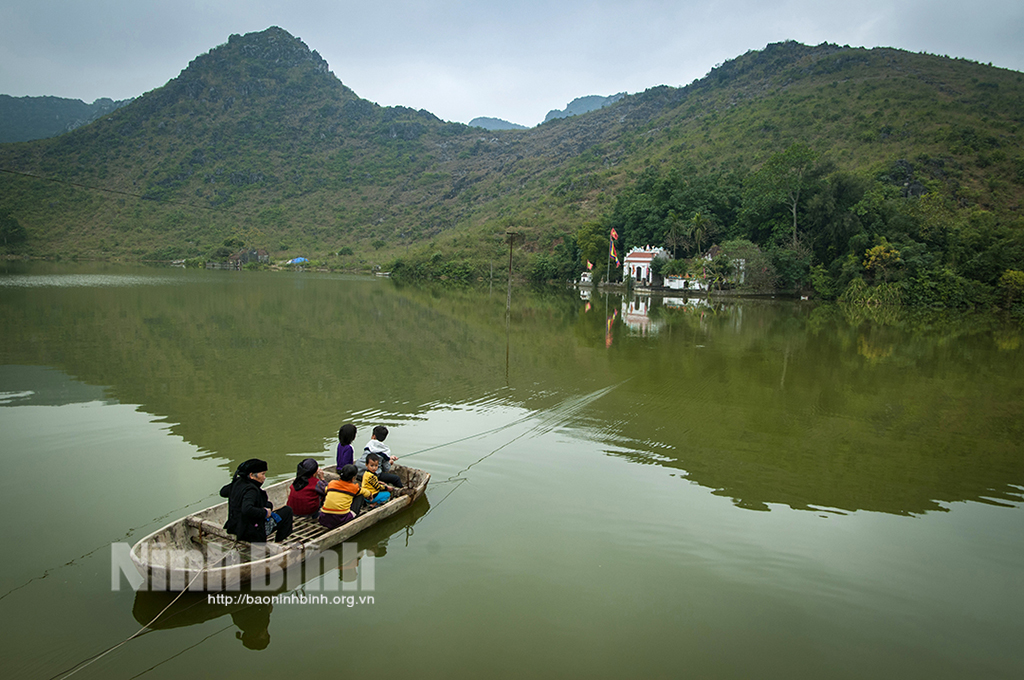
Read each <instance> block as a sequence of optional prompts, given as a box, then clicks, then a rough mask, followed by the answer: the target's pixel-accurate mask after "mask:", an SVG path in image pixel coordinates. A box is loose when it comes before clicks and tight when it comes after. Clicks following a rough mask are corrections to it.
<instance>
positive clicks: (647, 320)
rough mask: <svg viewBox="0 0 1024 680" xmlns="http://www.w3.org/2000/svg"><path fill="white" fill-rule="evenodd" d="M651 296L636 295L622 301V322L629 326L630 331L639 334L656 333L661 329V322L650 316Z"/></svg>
mask: <svg viewBox="0 0 1024 680" xmlns="http://www.w3.org/2000/svg"><path fill="white" fill-rule="evenodd" d="M650 311H651V298H650V297H648V296H646V295H644V296H639V295H638V296H636V297H634V298H632V299H631V300H628V301H627V300H623V301H622V322H623V323H624V324H626V327H627V328H629V330H630V333H633V334H640V335H656V334H657V333H658V331H660V330H661V327H662V325H663V322H662V321H660V320H652V319H651V317H650Z"/></svg>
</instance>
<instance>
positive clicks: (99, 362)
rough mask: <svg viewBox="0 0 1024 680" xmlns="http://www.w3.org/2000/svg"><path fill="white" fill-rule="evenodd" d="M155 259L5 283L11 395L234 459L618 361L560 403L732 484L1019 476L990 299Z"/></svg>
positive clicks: (722, 488) (803, 487)
mask: <svg viewBox="0 0 1024 680" xmlns="http://www.w3.org/2000/svg"><path fill="white" fill-rule="evenodd" d="M133 276H144V274H133ZM152 277H153V279H154V283H152V284H147V285H145V286H127V287H124V286H108V287H104V288H99V287H54V286H49V287H19V288H12V289H10V290H8V291H5V294H4V295H3V296H2V297H0V327H2V328H3V337H4V343H3V345H2V355H0V365H6V366H5V367H4V369H3V370H4V371H5V372H4V373H0V380H2V384H0V392H4V393H6V395H7V396H6V401H7V402H8V404H15V403H30V401H31V399H42V397H40V396H37V395H43V394H44V393H45V385H46V383H47V377H46V376H47V371H60V372H63V373H65V374H67V375H72V376H75V378H76V380H78V381H79V382H80V383H81V384H82V385H83V393H82V395H77V394H76V395H70V396H64V397H59V398H72V399H79V398H100V397H102V398H104V399H116V400H117V401H119V402H121V403H128V404H139V405H141V406H140V408H141V409H142V410H144V411H146V412H148V413H151V414H154V415H156V416H161V417H165V418H166V419H167V421H168V422H169V423H170V424H169V428H170V431H171V432H172V433H173V434H175V435H178V436H180V437H181V438H182V439H184V440H185V441H187V442H189V443H191V444H193V445H195V446H196V447H197V448H198V449H199V450H200V451H201V452H208V453H209V454H210V455H216V456H217V457H218V459H223V460H224V461H225V462H224V465H225V467H227V468H229V469H233V468H234V467H235V466H237V464H238V463H239V462H241V461H242V460H245V459H246V458H250V457H252V456H258V457H262V458H265V459H267V460H269V461H270V463H271V467H272V470H279V471H280V470H290V469H292V468H293V467H294V462H293V461H292V460H291V459H290V458H289V457H288V454H299V455H308V453H309V452H316V451H323V450H325V448H327V447H329V446H330V443H329V442H330V441H331V440H332V439H333V433H334V432H337V429H338V426H339V425H340V424H341V423H342V422H346V421H348V420H351V421H352V422H356V423H357V426H359V427H360V431H361V433H362V432H364V431H365V428H366V427H367V426H371V425H375V424H378V423H379V422H386V423H388V424H389V425H391V426H396V429H397V432H396V434H395V440H394V447H395V450H396V451H397V452H400V451H402V450H405V451H408V450H410V449H414V448H418V446H417V442H415V441H413V435H410V434H408V432H410V430H408V429H406V430H405V432H402V431H401V430H403V429H404V428H401V427H400V426H401V425H412V424H414V423H418V422H422V421H423V419H425V418H429V417H432V415H433V410H434V409H435V408H436V407H437V405H438V404H455V405H459V404H470V403H473V402H474V401H475V400H479V399H480V398H481V395H494V394H500V395H501V396H500V400H501V402H502V403H503V404H504V405H506V406H509V407H512V408H523V409H527V410H528V411H532V412H537V413H543V412H544V411H545V409H551V408H555V407H557V405H558V404H559V403H561V402H562V401H564V400H565V399H568V398H571V397H573V396H576V395H580V394H590V393H592V392H594V391H595V390H597V389H601V388H603V387H605V386H608V385H613V384H622V385H623V386H622V387H621V388H620V389H616V390H615V391H613V392H611V393H609V394H608V395H607V396H605V397H603V398H601V399H600V400H597V401H595V402H594V403H593V404H589V405H588V406H587V407H586V408H585V409H581V410H580V411H579V412H578V413H575V414H574V415H573V417H572V418H571V419H569V420H568V421H567V422H566V423H564V427H565V428H566V429H567V430H569V429H571V430H573V431H574V432H575V433H577V436H580V437H582V438H587V439H592V440H593V441H595V443H596V448H598V449H603V450H605V451H610V452H612V453H613V454H614V455H617V456H621V457H623V458H626V459H629V460H632V461H634V462H636V463H638V464H641V465H652V464H653V465H659V466H662V467H665V468H669V469H673V470H678V471H679V473H680V475H682V476H685V477H686V478H687V479H688V480H690V481H691V482H696V483H698V484H700V485H702V486H704V487H707V488H710V489H713V490H715V493H718V494H721V495H724V496H727V497H729V498H732V499H733V500H734V502H735V503H736V505H737V506H739V507H743V508H750V509H761V510H764V509H770V508H771V507H772V505H780V504H781V505H785V506H788V507H792V508H799V509H806V510H814V509H816V508H832V509H837V510H842V511H855V510H872V511H880V512H887V513H895V514H920V513H924V512H929V511H941V510H944V509H945V508H947V507H948V506H949V504H950V503H955V502H959V501H965V500H973V501H980V502H1004V501H1006V502H1015V501H1016V500H1017V499H1019V497H1020V496H1019V491H1018V487H1019V486H1020V485H1022V484H1024V470H1022V468H1021V465H1020V462H1019V461H1020V445H1019V442H1020V441H1022V440H1024V398H1022V395H1021V392H1020V385H1021V384H1024V374H1022V372H1024V361H1021V358H1022V357H1021V351H1022V350H1021V343H1020V335H1021V334H1020V329H1019V328H1018V327H1015V326H1011V325H1008V324H1004V323H1002V322H1001V321H1000V320H998V319H995V318H993V317H987V316H978V315H973V316H972V315H953V314H940V315H936V314H918V313H906V312H901V311H899V310H892V309H877V308H861V307H841V306H817V307H815V306H812V305H807V304H793V303H785V302H780V301H771V300H732V301H727V300H721V299H717V298H711V299H708V298H706V297H684V296H667V297H661V296H657V295H651V296H636V297H625V298H623V297H622V296H620V295H614V294H609V293H607V292H606V291H594V292H593V293H592V295H591V297H590V299H582V298H581V297H580V294H579V293H577V292H575V291H564V292H562V291H559V292H554V293H552V292H540V293H538V292H530V291H519V292H517V294H516V296H515V301H514V304H513V306H512V313H511V314H510V315H508V316H506V313H505V299H504V296H488V294H487V292H486V291H474V290H452V289H422V288H402V287H399V286H395V285H394V284H393V282H390V281H388V280H381V279H361V280H355V279H345V278H338V277H333V278H332V277H317V276H312V275H293V274H262V273H248V272H243V273H228V272H214V273H191V272H190V273H187V274H186V273H183V274H182V278H181V279H180V280H178V279H174V275H173V274H168V273H166V272H161V273H159V275H157V274H152ZM165 279H172V280H173V283H172V284H167V283H166V282H165ZM18 366H31V367H33V368H31V369H21V368H17V367H18ZM19 371H30V373H20V374H19ZM19 375H20V376H22V377H24V378H25V379H24V380H22V379H21V377H19ZM103 386H109V387H103ZM30 392H31V394H29V393H30ZM49 398H50V397H47V399H49ZM53 399H58V397H53ZM25 400H30V401H25ZM488 427H490V425H488V426H487V427H483V426H481V427H480V428H479V429H481V430H482V429H487V428H488ZM464 434H465V433H462V432H453V433H451V436H450V437H449V439H451V440H454V439H457V438H459V437H460V436H462V435H464ZM389 443H390V442H389ZM636 474H637V475H638V477H639V476H641V475H642V474H643V471H642V469H640V468H638V469H637V471H636Z"/></svg>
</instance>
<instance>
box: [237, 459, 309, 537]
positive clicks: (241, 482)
mask: <svg viewBox="0 0 1024 680" xmlns="http://www.w3.org/2000/svg"><path fill="white" fill-rule="evenodd" d="M265 481H267V463H266V461H262V460H260V459H259V458H250V459H249V460H247V461H245V462H244V463H242V464H241V465H239V466H238V469H237V470H235V476H234V477H232V479H231V483H230V484H226V485H225V486H224V487H223V488H222V489H221V490H220V495H221V496H222V497H224V498H227V499H228V521H227V522H225V523H224V530H225V531H227V532H228V533H231V534H234V535H235V536H237V537H238V540H240V541H249V542H251V543H264V542H266V540H267V536H268V535H269V534H270V532H271V531H274V530H275V529H276V530H277V534H276V536H275V540H276V541H277V542H278V543H280V542H281V541H283V540H284V539H286V538H287V537H288V534H290V533H291V532H292V509H291V508H289V507H288V506H287V505H286V506H284V507H281V508H278V509H277V510H274V509H273V507H274V506H273V505H271V503H270V500H269V499H268V498H267V492H266V491H264V490H263V489H262V488H261V487H262V486H263V482H265Z"/></svg>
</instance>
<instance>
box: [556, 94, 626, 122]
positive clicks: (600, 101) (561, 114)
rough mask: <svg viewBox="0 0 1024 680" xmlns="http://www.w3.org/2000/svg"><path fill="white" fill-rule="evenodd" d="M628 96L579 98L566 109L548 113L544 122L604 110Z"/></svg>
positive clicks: (593, 95)
mask: <svg viewBox="0 0 1024 680" xmlns="http://www.w3.org/2000/svg"><path fill="white" fill-rule="evenodd" d="M625 96H626V93H625V92H620V93H618V94H613V95H611V96H609V97H602V96H601V95H597V94H592V95H587V96H586V97H577V98H576V99H573V100H572V101H571V102H569V105H568V106H566V107H565V108H564V109H561V110H559V109H553V110H551V111H548V115H546V116H544V122H545V123H546V122H548V121H549V120H554V119H555V118H568V117H569V116H579V115H581V114H584V113H590V112H591V111H596V110H597V109H603V108H604V107H606V106H611V105H612V104H614V103H615V102H617V101H619V100H620V99H622V98H623V97H625Z"/></svg>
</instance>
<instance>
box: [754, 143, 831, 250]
mask: <svg viewBox="0 0 1024 680" xmlns="http://www.w3.org/2000/svg"><path fill="white" fill-rule="evenodd" d="M816 160H817V154H815V153H814V151H813V150H812V149H811V148H810V147H809V146H807V145H806V144H794V145H792V146H791V147H789V148H788V149H786V150H785V151H781V152H779V153H776V154H773V155H772V156H771V157H770V158H769V159H768V160H767V161H765V163H764V165H762V166H761V168H760V169H759V170H757V172H755V173H753V174H752V175H751V176H750V180H749V181H748V185H747V191H748V194H747V200H748V202H749V203H750V204H751V206H750V207H752V208H753V212H755V213H756V212H758V208H759V207H760V208H764V207H771V206H775V205H779V204H783V205H785V206H786V207H787V208H788V209H789V212H790V213H791V214H792V217H793V247H794V248H796V246H797V236H796V234H797V209H798V208H799V207H800V199H801V197H802V196H803V195H804V194H805V193H806V191H807V189H808V187H809V185H810V175H811V169H812V168H813V166H814V162H815V161H816Z"/></svg>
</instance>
